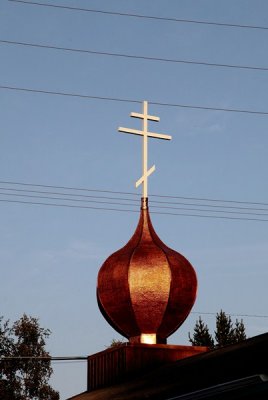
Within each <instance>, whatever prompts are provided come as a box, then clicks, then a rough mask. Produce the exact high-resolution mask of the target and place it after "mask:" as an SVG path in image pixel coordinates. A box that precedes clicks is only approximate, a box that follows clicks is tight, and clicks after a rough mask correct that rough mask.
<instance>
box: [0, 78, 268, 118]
mask: <svg viewBox="0 0 268 400" xmlns="http://www.w3.org/2000/svg"><path fill="white" fill-rule="evenodd" d="M0 89H3V90H11V91H18V92H28V93H39V94H46V95H54V96H64V97H76V98H80V99H88V100H102V101H114V102H121V103H136V104H141V103H142V100H135V99H124V98H119V97H107V96H94V95H85V94H81V93H71V92H60V91H52V90H43V89H32V88H29V87H18V86H9V85H0ZM149 102H150V104H152V105H156V106H160V107H170V108H174V107H178V108H186V109H193V110H205V111H223V112H232V113H242V114H253V115H268V111H257V110H250V109H248V110H243V109H237V108H226V107H208V106H195V105H190V104H179V103H164V102H159V101H154V100H149Z"/></svg>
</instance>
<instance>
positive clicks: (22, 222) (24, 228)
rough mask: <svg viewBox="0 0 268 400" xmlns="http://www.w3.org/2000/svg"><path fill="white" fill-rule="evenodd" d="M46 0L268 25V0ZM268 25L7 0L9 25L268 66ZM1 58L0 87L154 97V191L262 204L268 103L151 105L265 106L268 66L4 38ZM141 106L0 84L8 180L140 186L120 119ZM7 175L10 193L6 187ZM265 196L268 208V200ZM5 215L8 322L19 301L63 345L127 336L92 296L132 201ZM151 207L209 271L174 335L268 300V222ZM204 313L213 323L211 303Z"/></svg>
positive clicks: (11, 30)
mask: <svg viewBox="0 0 268 400" xmlns="http://www.w3.org/2000/svg"><path fill="white" fill-rule="evenodd" d="M43 2H44V3H47V4H48V3H53V4H58V5H67V6H73V7H81V8H90V9H96V10H105V11H114V12H122V13H136V14H143V15H154V16H160V17H172V18H182V19H191V20H206V21H215V22H222V23H225V22H227V23H231V24H232V23H233V24H245V25H258V26H268V21H267V15H268V3H267V1H265V0H255V1H253V0H243V1H242V0H236V1H233V0H225V1H224V2H223V1H215V0H214V1H213V0H180V1H175V0H173V1H172V0H168V1H165V2H164V1H160V0H146V1H133V0H128V1H125V0H124V1H123V0H121V1H120V0H114V1H113V2H111V1H104V0H98V1H97V0H96V1H90V0H88V1H86V0H77V1H71V0H66V1H59V0H57V1H56V0H53V2H52V0H51V1H50V2H49V1H47V0H44V1H43ZM267 39H268V30H257V29H238V28H230V27H228V28H227V27H218V26H208V25H200V24H187V23H175V22H168V21H159V20H148V19H138V18H133V17H132V18H130V17H128V18H127V17H120V16H114V15H104V14H97V13H90V12H81V11H80V12H78V11H70V10H69V11H68V10H63V9H56V8H51V7H41V6H34V5H25V4H19V3H15V2H9V1H6V0H1V3H0V40H9V41H20V42H28V43H35V44H43V45H51V46H58V47H68V48H77V49H87V50H91V51H99V52H111V53H113V52H114V53H126V54H132V55H139V56H147V57H158V58H168V59H185V60H195V61H204V62H209V63H218V64H232V65H249V66H256V67H268V59H267ZM0 60H1V62H0V86H10V87H18V88H28V89H35V90H46V91H54V92H55V91H57V92H67V93H78V94H82V95H89V96H100V97H110V98H121V99H134V100H148V101H149V111H150V113H151V114H153V115H157V116H159V117H160V122H159V123H158V124H156V123H151V125H150V128H151V130H153V131H156V132H163V133H166V134H170V135H172V137H173V139H172V141H171V142H166V141H165V142H162V141H155V140H151V141H150V143H149V160H150V161H149V164H150V166H151V165H153V164H156V172H155V173H154V174H153V175H152V176H151V177H150V180H149V193H151V194H157V195H167V196H182V197H195V198H206V199H222V200H237V201H247V202H258V203H268V189H267V144H268V134H267V126H268V116H267V115H258V114H256V115H254V114H246V113H244V114H243V113H231V112H222V111H205V110H194V109H186V108H179V107H164V106H159V105H158V106H157V105H150V102H160V103H172V104H186V105H187V104H188V105H196V106H204V107H206V106H207V107H215V108H231V109H242V110H256V111H264V112H267V111H268V105H267V104H268V102H267V100H268V90H267V89H268V79H267V78H268V72H267V71H258V70H255V71H254V70H246V69H243V70H242V69H231V68H216V67H208V66H200V65H189V64H180V63H165V62H156V61H148V60H140V59H129V58H119V57H108V56H104V55H92V54H82V53H74V52H72V53H71V52H66V51H65V52H63V51H59V50H58V51H56V50H51V49H40V48H39V49H38V48H33V47H26V46H18V45H11V44H9V45H7V44H3V43H0ZM132 111H135V112H140V111H141V105H140V104H137V103H128V102H113V101H103V100H97V99H95V100H93V99H83V98H78V97H68V96H65V97H63V96H53V95H48V94H40V93H29V92H23V91H15V90H7V89H2V88H0V171H1V172H0V181H1V182H3V181H5V182H7V181H10V182H21V183H34V184H40V185H51V186H66V187H76V188H88V189H96V190H107V191H119V192H131V193H134V192H135V188H134V183H135V181H136V180H137V179H138V178H139V177H140V175H141V142H140V140H139V138H138V137H134V136H130V135H123V134H120V133H118V132H117V127H118V126H126V127H131V128H138V127H139V121H135V120H133V119H131V118H129V114H130V112H132ZM0 186H1V188H3V187H4V188H5V190H4V189H0V192H1V194H0V199H1V200H4V199H9V200H16V199H18V197H15V196H14V193H15V192H14V189H15V188H20V189H25V188H26V189H27V188H28V189H32V190H39V191H40V190H44V188H43V189H42V188H40V187H39V188H38V187H31V188H30V187H28V186H27V187H25V186H18V185H17V186H16V185H14V184H9V185H8V184H3V183H1V184H0ZM7 188H10V189H13V191H10V192H12V193H13V196H9V197H8V196H6V195H4V194H3V193H7V190H6V189H7ZM67 192H68V193H69V192H70V190H69V191H66V193H67ZM16 193H17V194H18V193H19V192H16ZM83 193H84V192H83ZM85 193H87V192H85ZM137 193H139V191H138V192H137ZM28 194H29V193H28ZM130 197H131V198H132V199H133V198H135V197H134V196H130ZM19 199H21V200H23V201H30V200H31V198H19ZM172 201H174V199H173V200H172ZM43 202H49V200H46V201H45V200H43ZM189 202H190V201H189V200H188V203H189ZM61 203H62V202H61ZM209 204H210V205H211V204H218V203H211V202H210V203H209ZM221 204H224V203H221ZM226 204H229V205H230V203H225V205H226ZM93 205H94V204H93ZM232 205H234V206H237V205H238V204H237V203H232ZM95 206H98V205H96V204H95ZM244 206H245V205H244ZM250 206H251V207H253V205H250ZM178 207H179V206H178ZM188 207H189V206H188ZM255 207H256V208H263V209H264V211H261V213H264V214H265V213H267V211H266V209H267V210H268V206H265V205H263V206H260V205H255ZM114 208H116V207H114ZM117 208H120V207H117ZM132 209H136V210H138V209H139V205H137V206H136V207H134V208H133V207H132ZM236 211H237V210H236ZM178 212H179V211H178ZM256 212H259V213H260V211H256ZM189 213H194V212H190V211H188V214H189ZM196 214H197V213H196ZM209 214H210V215H211V214H212V213H211V212H210V213H209ZM230 215H231V214H229V216H230ZM235 216H236V217H237V216H239V214H235ZM258 218H262V219H268V218H267V217H265V216H262V217H258ZM0 220H1V224H0V243H1V246H0V265H1V280H0V304H1V310H0V315H3V316H4V317H5V318H6V319H11V321H14V320H15V319H18V318H19V317H20V316H21V315H22V314H23V313H24V312H26V313H27V314H29V315H32V316H35V317H39V318H40V324H41V325H42V326H44V327H47V328H49V329H51V331H52V335H51V338H50V340H49V343H48V348H49V351H50V352H51V354H52V355H54V356H68V355H88V354H92V353H95V352H97V351H100V350H103V349H104V348H105V346H107V345H109V344H110V342H111V340H112V339H113V338H120V336H118V335H117V333H116V332H114V331H113V329H112V328H110V327H109V325H108V324H107V323H106V321H105V320H104V319H103V317H102V315H101V314H100V312H99V310H98V307H97V302H96V297H95V290H96V278H97V273H98V270H99V268H100V266H101V265H102V263H103V262H104V260H105V259H106V258H107V257H108V256H109V255H110V254H111V253H112V252H114V251H115V250H117V249H119V248H120V247H122V246H123V245H124V244H125V243H126V242H127V240H128V239H129V238H130V237H131V235H132V233H133V232H134V229H135V227H136V224H137V220H138V214H137V213H131V212H116V211H107V210H94V209H83V208H66V207H60V206H55V207H53V206H41V205H30V204H21V203H12V202H3V201H1V202H0ZM152 220H153V224H154V227H155V229H156V231H157V233H158V235H159V236H160V237H161V239H162V240H163V241H164V242H165V243H166V244H167V245H169V246H170V247H172V248H173V249H176V250H177V251H179V252H181V253H182V254H183V255H184V256H185V257H187V258H188V259H189V261H190V262H191V263H192V264H193V265H194V267H195V269H196V272H197V275H198V281H199V291H198V297H197V301H196V304H195V306H194V308H193V314H191V315H190V316H189V318H188V320H187V321H186V322H185V324H184V325H183V326H182V327H181V329H180V330H179V331H177V332H176V333H175V334H174V335H173V336H172V337H171V338H170V339H169V343H176V344H187V343H188V340H187V335H188V331H190V330H192V328H193V326H194V323H195V320H196V319H197V318H198V315H199V313H201V312H205V313H216V312H217V311H219V310H220V309H223V310H225V311H226V312H228V313H231V314H234V315H237V314H238V315H241V314H251V315H259V316H261V315H267V305H268V300H267V288H266V286H267V283H266V282H267V259H268V236H267V227H268V222H260V221H259V222H254V221H246V220H230V219H213V218H198V217H187V216H170V215H160V214H152ZM203 319H204V320H205V321H206V322H207V323H208V324H209V326H210V328H211V329H212V330H213V328H214V319H215V317H214V316H213V315H203ZM234 319H235V317H234ZM243 319H244V322H245V325H246V328H247V333H248V335H249V336H254V335H258V334H261V333H263V332H266V331H267V322H268V319H267V318H253V317H244V318H243ZM53 367H54V371H55V373H54V376H53V378H52V384H53V386H54V387H55V389H57V390H60V393H61V398H62V399H64V398H66V397H68V396H71V395H72V394H75V393H78V392H81V391H83V390H85V385H86V365H85V364H83V363H72V364H53Z"/></svg>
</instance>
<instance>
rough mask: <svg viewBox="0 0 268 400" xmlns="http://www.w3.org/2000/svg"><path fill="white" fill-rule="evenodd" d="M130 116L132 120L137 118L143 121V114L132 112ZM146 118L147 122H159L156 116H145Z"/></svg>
mask: <svg viewBox="0 0 268 400" xmlns="http://www.w3.org/2000/svg"><path fill="white" fill-rule="evenodd" d="M130 116H131V117H133V118H139V119H144V117H145V116H144V114H140V113H136V112H132V113H131V114H130ZM146 118H147V119H148V120H149V121H156V122H159V121H160V118H159V117H156V116H154V115H146Z"/></svg>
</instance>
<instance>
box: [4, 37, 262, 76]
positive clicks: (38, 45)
mask: <svg viewBox="0 0 268 400" xmlns="http://www.w3.org/2000/svg"><path fill="white" fill-rule="evenodd" d="M0 43H1V44H6V45H16V46H24V47H32V48H39V49H49V50H59V51H65V52H73V53H83V54H91V55H101V56H108V57H120V58H128V59H136V60H145V61H157V62H165V63H173V64H174V63H175V64H191V65H201V66H206V67H216V68H231V69H244V70H245V69H246V70H253V71H266V72H267V71H268V67H259V66H253V65H238V64H223V63H213V62H208V61H196V60H184V59H172V58H164V57H149V56H142V55H134V54H126V53H112V52H105V51H97V50H89V49H78V48H71V47H62V46H54V45H47V44H41V43H29V42H19V41H14V40H4V39H1V40H0Z"/></svg>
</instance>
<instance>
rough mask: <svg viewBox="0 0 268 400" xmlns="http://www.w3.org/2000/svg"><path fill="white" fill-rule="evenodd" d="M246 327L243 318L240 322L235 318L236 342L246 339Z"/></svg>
mask: <svg viewBox="0 0 268 400" xmlns="http://www.w3.org/2000/svg"><path fill="white" fill-rule="evenodd" d="M246 338H247V336H246V328H245V325H244V323H243V320H242V319H241V321H240V322H239V321H238V320H237V319H236V320H235V328H234V341H235V342H236V343H238V342H242V341H243V340H246Z"/></svg>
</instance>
